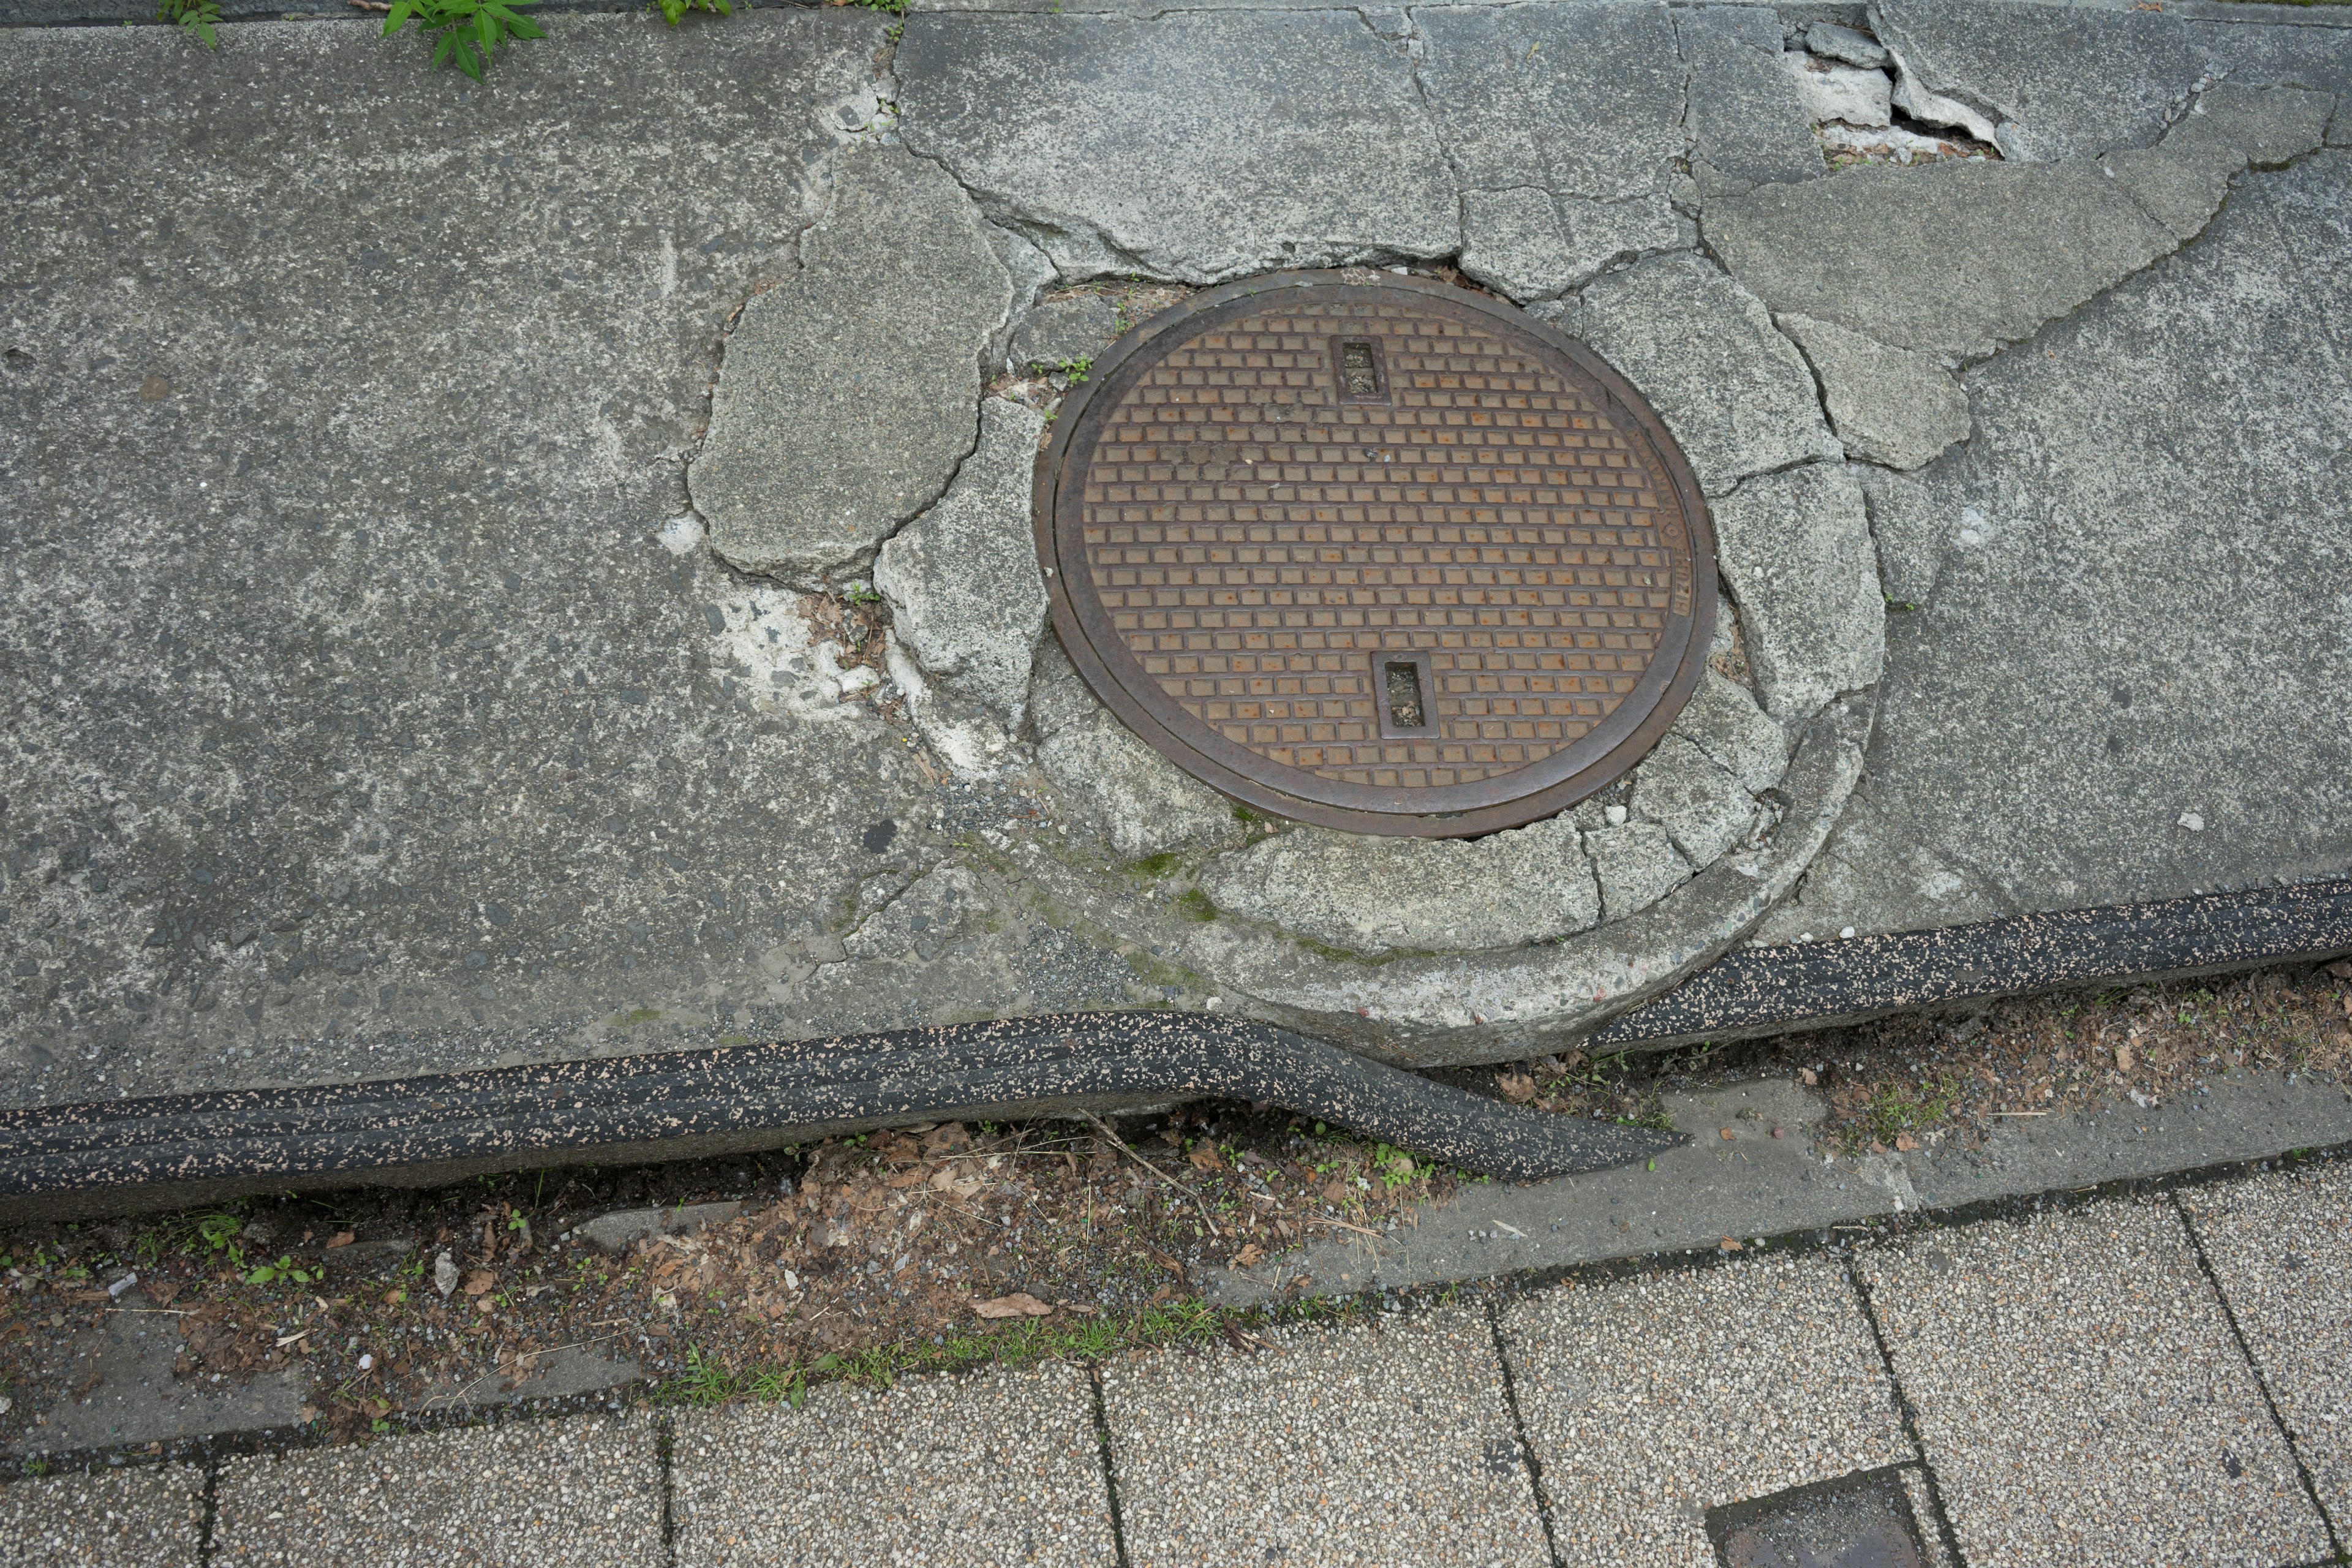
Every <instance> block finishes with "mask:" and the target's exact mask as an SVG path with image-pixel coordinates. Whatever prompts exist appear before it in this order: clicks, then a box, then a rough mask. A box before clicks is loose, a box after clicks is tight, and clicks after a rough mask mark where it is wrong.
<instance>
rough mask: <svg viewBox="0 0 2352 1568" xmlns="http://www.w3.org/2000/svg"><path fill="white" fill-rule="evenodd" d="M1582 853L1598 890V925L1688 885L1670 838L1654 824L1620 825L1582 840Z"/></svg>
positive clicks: (1686, 863) (1688, 870)
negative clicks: (1588, 859)
mask: <svg viewBox="0 0 2352 1568" xmlns="http://www.w3.org/2000/svg"><path fill="white" fill-rule="evenodd" d="M1584 852H1585V854H1586V856H1587V857H1588V858H1590V859H1591V862H1592V872H1593V876H1594V878H1595V879H1596V880H1598V881H1599V883H1600V885H1601V919H1602V920H1604V921H1622V920H1623V919H1625V918H1626V917H1627V916H1629V915H1634V914H1638V913H1640V912H1641V911H1642V910H1646V909H1648V908H1649V907H1650V906H1651V905H1652V904H1654V903H1656V902H1657V901H1658V900H1660V899H1663V898H1664V897H1665V896H1666V895H1667V894H1668V893H1671V892H1673V891H1674V890H1675V889H1676V888H1679V887H1681V886H1682V885H1683V884H1684V883H1685V882H1687V881H1689V880H1690V879H1691V877H1692V875H1693V872H1692V871H1691V867H1690V862H1689V861H1687V860H1685V859H1684V858H1682V856H1681V855H1680V854H1679V853H1677V852H1676V850H1675V841H1674V837H1673V836H1672V835H1670V834H1669V833H1667V831H1666V830H1665V829H1664V827H1663V826H1659V825H1658V824H1657V823H1654V822H1621V823H1619V824H1617V825H1616V826H1609V827H1601V828H1598V829H1596V830H1594V831H1591V832H1589V833H1587V834H1586V835H1585V836H1584Z"/></svg>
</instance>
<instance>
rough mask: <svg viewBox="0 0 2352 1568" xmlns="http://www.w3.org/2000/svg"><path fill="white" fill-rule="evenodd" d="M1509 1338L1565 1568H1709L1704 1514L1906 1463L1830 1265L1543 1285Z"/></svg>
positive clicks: (1890, 1394) (1808, 1262)
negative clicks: (1642, 1567) (1629, 1566)
mask: <svg viewBox="0 0 2352 1568" xmlns="http://www.w3.org/2000/svg"><path fill="white" fill-rule="evenodd" d="M1503 1343H1504V1348H1505V1350H1506V1352H1507V1354H1508V1355H1509V1356H1510V1358H1511V1370H1512V1375H1513V1381H1514V1384H1515V1385H1516V1387H1517V1391H1518V1404H1519V1412H1520V1415H1522V1416H1523V1417H1524V1418H1525V1420H1526V1422H1527V1429H1528V1441H1529V1443H1530V1444H1532V1445H1533V1446H1534V1448H1535V1454H1536V1459H1537V1462H1538V1464H1539V1465H1540V1466H1541V1468H1542V1474H1543V1479H1544V1489H1545V1490H1546V1492H1547V1493H1548V1494H1549V1496H1550V1498H1551V1500H1552V1505H1553V1510H1554V1515H1553V1521H1552V1528H1553V1533H1554V1535H1555V1537H1556V1539H1557V1540H1558V1541H1559V1553H1560V1560H1561V1561H1562V1562H1563V1563H1574V1564H1586V1563H1589V1564H1593V1565H1595V1568H1600V1565H1603V1564H1606V1565H1608V1568H1616V1565H1617V1564H1620V1563H1631V1562H1642V1563H1690V1564H1694V1565H1700V1564H1707V1563H1714V1562H1715V1561H1716V1556H1715V1551H1714V1548H1713V1547H1712V1546H1711V1545H1710V1544H1709V1542H1708V1540H1707V1534H1706V1510H1709V1509H1712V1508H1719V1507H1722V1506H1723V1505H1724V1504H1726V1503H1732V1502H1738V1501H1740V1500H1745V1499H1748V1498H1756V1497H1762V1496H1765V1495H1768V1494H1769V1493H1772V1492H1778V1491H1783V1490H1786V1489H1789V1488H1790V1487H1798V1486H1805V1485H1809V1484H1811V1483H1812V1482H1816V1481H1826V1480H1830V1479H1833V1478H1835V1477H1838V1476H1843V1475H1845V1474H1847V1473H1848V1472H1850V1471H1853V1470H1862V1469H1872V1468H1877V1467H1880V1466H1884V1465H1892V1464H1899V1463H1901V1462H1903V1461H1905V1460H1907V1459H1910V1458H1915V1456H1914V1455H1913V1453H1912V1452H1911V1447H1910V1444H1909V1442H1908V1441H1907V1440H1906V1438H1905V1436H1904V1435H1903V1425H1902V1421H1901V1418H1900V1417H1899V1416H1898V1415H1897V1414H1896V1411H1895V1396H1894V1391H1893V1389H1892V1387H1891V1386H1890V1385H1889V1384H1888V1383H1887V1380H1886V1373H1885V1365H1884V1363H1882V1362H1881V1360H1880V1358H1879V1354H1878V1350H1877V1346H1876V1345H1875V1344H1874V1342H1873V1341H1872V1339H1871V1333H1870V1325H1869V1323H1868V1322H1867V1321H1865V1320H1864V1317H1863V1314H1862V1309H1861V1305H1860V1303H1859V1302H1858V1301H1857V1300H1855V1298H1854V1293H1853V1286H1852V1285H1851V1284H1850V1283H1849V1281H1848V1280H1847V1279H1846V1278H1845V1275H1844V1271H1843V1269H1842V1268H1839V1266H1838V1265H1837V1264H1836V1263H1835V1262H1833V1261H1832V1260H1830V1259H1828V1258H1819V1257H1808V1258H1754V1259H1752V1260H1751V1259H1742V1260H1740V1261H1738V1262H1736V1263H1732V1264H1728V1265H1725V1266H1721V1267H1717V1268H1696V1269H1692V1270H1689V1271H1685V1272H1680V1273H1672V1274H1665V1275H1661V1276H1656V1277H1654V1278H1651V1279H1641V1280H1634V1281H1630V1282H1627V1283H1623V1284H1616V1285H1609V1286H1601V1287H1577V1286H1571V1287H1564V1288H1562V1289H1555V1290H1548V1291H1545V1292H1543V1293H1542V1294H1540V1295H1538V1296H1536V1297H1533V1298H1531V1299H1529V1300H1526V1301H1524V1302H1521V1303H1520V1304H1518V1305H1517V1306H1515V1307H1513V1308H1512V1309H1511V1310H1509V1311H1508V1312H1507V1313H1506V1314H1505V1315H1504V1318H1503Z"/></svg>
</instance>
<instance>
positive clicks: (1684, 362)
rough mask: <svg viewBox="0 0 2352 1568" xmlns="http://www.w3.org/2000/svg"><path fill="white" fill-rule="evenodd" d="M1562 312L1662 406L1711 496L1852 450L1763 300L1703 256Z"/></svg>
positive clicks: (1615, 282)
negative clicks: (1752, 477)
mask: <svg viewBox="0 0 2352 1568" xmlns="http://www.w3.org/2000/svg"><path fill="white" fill-rule="evenodd" d="M1850 177H1851V176H1850V175H1841V176H1840V177H1839V179H1838V180H1832V181H1825V182H1823V184H1840V183H1842V182H1843V180H1845V179H1847V178H1850ZM1555 319H1556V320H1557V321H1558V323H1559V327H1560V329H1561V330H1562V331H1566V332H1569V333H1570V334H1572V335H1574V336H1576V337H1579V338H1581V339H1583V340H1584V341H1585V342H1588V343H1590V344H1591V345H1592V347H1593V349H1594V350H1595V351H1596V352H1598V353H1600V355H1601V358H1603V359H1605V360H1607V361H1608V362H1609V363H1611V364H1612V365H1614V366H1615V367H1616V368H1617V369H1618V370H1619V371H1620V372H1622V374H1623V375H1624V376H1625V379H1627V380H1628V381H1630V382H1632V383H1633V385H1634V387H1635V388H1636V389H1637V390H1638V391H1640V392H1641V394H1642V395H1643V397H1645V398H1647V399H1648V400H1649V402H1650V404H1651V405H1653V406H1654V407H1655V408H1656V409H1657V411H1658V413H1659V414H1660V415H1661V416H1663V417H1664V419H1665V422H1666V425H1667V427H1668V428H1669V429H1671V430H1672V431H1673V432H1674V435H1675V441H1676V442H1677V443H1678V444H1679V445H1680V446H1681V447H1682V449H1683V451H1684V453H1685V456H1687V457H1688V458H1690V461H1691V467H1692V468H1693V469H1695V470H1696V473H1697V475H1698V480H1699V485H1700V488H1701V489H1705V490H1706V493H1707V494H1708V495H1710V496H1713V495H1719V494H1721V493H1722V492H1724V491H1725V490H1727V489H1731V488H1732V487H1733V486H1734V485H1736V484H1738V482H1739V481H1740V480H1741V479H1743V478H1745V477H1746V476H1748V475H1749V474H1757V473H1763V472H1765V471H1767V470H1769V469H1773V468H1785V467H1787V466H1788V465H1790V464H1791V463H1799V462H1803V461H1806V460H1807V459H1809V458H1838V457H1842V456H1843V450H1842V448H1840V447H1839V446H1838V444H1837V440H1836V438H1835V437H1832V435H1831V434H1830V431H1829V426H1827V425H1826V424H1824V423H1822V405H1821V400H1820V397H1819V395H1817V394H1816V393H1815V391H1814V389H1813V376H1812V373H1811V371H1810V370H1808V369H1806V368H1805V362H1804V359H1803V357H1802V356H1801V355H1800V354H1799V353H1797V351H1796V348H1795V347H1794V346H1793V345H1792V344H1790V342H1789V340H1788V339H1786V338H1784V337H1782V336H1781V335H1780V333H1779V332H1777V331H1774V330H1773V328H1772V322H1771V320H1770V318H1769V317H1768V316H1767V315H1766V314H1765V313H1764V308H1763V307H1762V306H1761V305H1760V304H1759V303H1758V302H1757V300H1756V297H1755V296H1754V295H1752V294H1750V293H1749V292H1748V290H1747V289H1743V288H1741V287H1740V286H1739V285H1738V283H1735V282H1733V281H1732V280H1731V279H1728V278H1726V277H1725V276H1724V275H1723V274H1722V273H1721V272H1720V271H1719V270H1717V268H1715V267H1713V266H1711V265H1709V264H1708V263H1707V262H1706V261H1703V260H1701V259H1699V258H1696V257H1691V256H1664V257H1657V258H1654V259H1651V260H1648V261H1644V262H1643V263H1641V264H1640V265H1638V266H1635V267H1631V268H1627V269H1625V270H1624V271H1622V272H1616V273H1612V274H1611V275H1610V276H1608V277H1606V278H1603V279H1601V280H1600V281H1599V282H1596V283H1594V284H1593V285H1592V286H1591V287H1590V288H1588V289H1585V291H1584V292H1583V294H1582V295H1581V296H1580V297H1579V299H1578V301H1577V303H1576V304H1575V306H1574V307H1572V308H1570V310H1566V311H1565V312H1564V313H1562V314H1561V315H1559V317H1557V318H1555Z"/></svg>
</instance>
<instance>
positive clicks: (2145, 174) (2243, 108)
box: [2100, 82, 2336, 240]
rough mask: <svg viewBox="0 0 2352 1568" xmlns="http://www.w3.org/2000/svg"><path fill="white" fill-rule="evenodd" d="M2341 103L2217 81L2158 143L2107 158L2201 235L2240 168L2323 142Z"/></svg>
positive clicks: (2180, 231)
mask: <svg viewBox="0 0 2352 1568" xmlns="http://www.w3.org/2000/svg"><path fill="white" fill-rule="evenodd" d="M2335 105H2336V100H2335V99H2334V98H2333V97H2332V96H2331V95H2329V94H2326V93H2318V92H2305V91H2303V90H2301V89H2295V88H2246V87H2238V86H2235V85H2233V84H2231V83H2229V82H2221V83H2217V84H2216V85H2214V86H2213V87H2211V88H2210V89H2207V90H2206V91H2204V92H2202V93H2200V94H2199V95H2198V96H2197V97H2196V99H2195V100H2193V101H2191V103H2190V104H2189V109H2188V110H2187V111H2186V112H2184V113H2183V114H2182V115H2181V117H2180V119H2179V121H2177V122H2176V123H2175V124H2174V125H2173V127H2172V128H2171V129H2170V130H2169V131H2167V132H2165V133H2164V139H2163V140H2162V141H2161V142H2158V143H2157V144H2156V145H2155V146H2154V147H2147V148H2129V149H2126V150H2125V151H2123V152H2119V153H2109V154H2107V156H2106V157H2105V158H2103V159H2101V160H2100V166H2101V167H2102V168H2104V169H2105V171H2106V172H2107V174H2109V175H2110V176H2112V177H2113V178H2114V179H2115V181H2116V184H2118V185H2120V186H2121V187H2122V188H2123V189H2124V190H2125V191H2126V192H2127V193H2129V195H2131V198H2132V199H2133V200H2134V201H2136V202H2137V203H2138V204H2139V205H2141V206H2142V207H2144V208H2146V209H2147V213H2148V215H2149V216H2151V217H2153V218H2155V219H2156V220H2157V221H2158V223H2160V224H2162V225H2164V226H2166V227H2167V228H2168V229H2170V230H2171V231H2172V232H2173V234H2174V236H2175V237H2178V238H2179V239H2182V240H2188V239H2193V238H2195V237H2197V235H2198V234H2199V233H2200V232H2201V231H2202V230H2203V229H2204V227H2205V225H2206V223H2207V222H2208V220H2210V218H2211V217H2212V216H2213V215H2214V213H2216V212H2218V211H2219V210H2221V202H2222V200H2223V198H2224V197H2225V196H2226V195H2228V190H2229V184H2230V181H2231V177H2232V176H2233V175H2235V174H2238V173H2239V172H2240V171H2241V170H2242V169H2244V168H2246V167H2247V166H2249V165H2250V164H2251V165H2252V166H2253V167H2255V168H2263V169H2272V168H2279V167H2282V166H2284V164H2285V163H2288V162H2289V161H2290V160H2292V159H2294V158H2297V157H2300V156H2302V155H2303V154H2304V153H2308V152H2310V151H2311V150H2312V149H2313V148H2315V147H2316V146H2318V145H2319V144H2320V142H2321V139H2322V137H2323V136H2324V135H2325V134H2326V130H2327V118H2328V115H2329V114H2330V112H2332V111H2333V110H2334V108H2335Z"/></svg>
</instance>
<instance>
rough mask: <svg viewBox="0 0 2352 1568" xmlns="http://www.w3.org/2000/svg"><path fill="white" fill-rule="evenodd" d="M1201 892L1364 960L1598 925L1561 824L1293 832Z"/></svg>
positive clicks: (1589, 886)
mask: <svg viewBox="0 0 2352 1568" xmlns="http://www.w3.org/2000/svg"><path fill="white" fill-rule="evenodd" d="M1710 765H1711V764H1710ZM1709 858H1710V859H1711V858H1713V857H1709ZM1201 890H1202V892H1204V893H1206V894H1207V895H1208V896H1209V899H1210V901H1211V902H1213V904H1215V905H1216V907H1217V908H1218V909H1219V910H1224V911H1226V912H1228V913H1232V914H1235V915H1240V916H1242V917H1243V918H1244V919H1247V920H1256V921H1265V922H1267V923H1268V924H1270V925H1276V926H1280V927H1281V928H1282V929H1284V930H1285V931H1295V932H1297V934H1298V935H1300V936H1304V937H1307V938H1308V939H1310V940H1312V941H1314V942H1320V943H1322V944H1323V945H1325V946H1327V947H1334V948H1342V949H1345V950H1346V951H1348V952H1360V953H1364V954H1367V955H1377V954H1379V953H1382V952H1389V951H1391V949H1404V950H1407V951H1414V950H1418V951H1422V952H1431V951H1435V952H1470V951H1475V950H1476V949H1479V948H1495V947H1520V946H1524V945H1526V944H1527V943H1528V942H1550V941H1555V940H1557V939H1558V938H1560V937H1563V936H1568V935H1570V934H1571V933H1573V932H1576V931H1583V930H1585V929H1586V928H1587V927H1589V926H1591V925H1592V924H1593V923H1594V922H1595V921H1598V920H1599V919H1600V918H1601V896H1600V892H1599V889H1597V888H1596V887H1595V886H1594V884H1593V880H1592V871H1591V867H1590V866H1588V865H1587V864H1586V863H1585V859H1584V852H1583V850H1582V848H1581V847H1580V846H1579V844H1578V841H1577V832H1576V825H1575V823H1574V822H1573V821H1571V820H1570V818H1568V817H1565V816H1555V817H1550V818H1548V819H1546V820H1545V821H1542V822H1538V823H1536V824H1534V825H1533V826H1528V827H1515V828H1511V829H1509V830H1507V831H1506V832H1502V833H1492V834H1488V835H1487V836H1486V837H1484V838H1476V839H1464V838H1382V837H1373V836H1370V835H1368V834H1359V833H1338V832H1334V831H1331V830H1330V829H1328V828H1319V827H1308V828H1301V829H1298V830H1297V831H1295V832H1291V833H1285V834H1280V835H1278V836H1276V837H1273V838H1269V839H1267V840H1265V842H1263V843H1259V844H1255V845H1252V846H1251V847H1248V848H1247V849H1244V850H1239V851H1236V852H1234V853H1233V854H1229V855H1224V856H1221V857H1219V858H1217V859H1214V860H1212V861H1210V862H1209V863H1208V865H1206V866H1205V867H1203V868H1202V872H1201Z"/></svg>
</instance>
